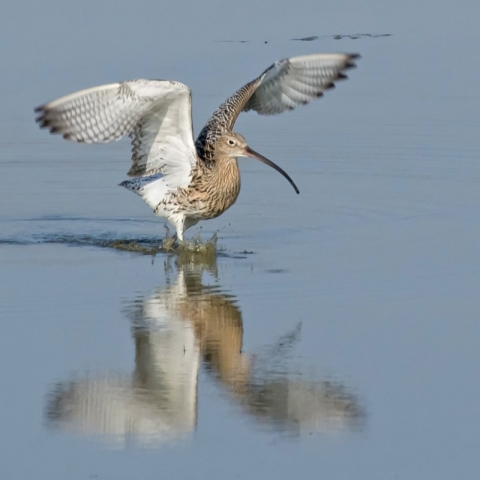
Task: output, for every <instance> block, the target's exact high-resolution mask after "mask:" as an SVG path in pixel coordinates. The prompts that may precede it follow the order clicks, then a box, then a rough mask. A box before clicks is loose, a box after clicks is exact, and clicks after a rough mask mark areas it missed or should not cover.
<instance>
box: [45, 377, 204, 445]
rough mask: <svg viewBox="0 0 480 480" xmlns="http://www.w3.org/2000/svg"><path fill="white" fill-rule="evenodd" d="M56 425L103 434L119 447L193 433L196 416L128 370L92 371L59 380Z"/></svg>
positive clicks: (53, 397) (52, 417) (52, 405)
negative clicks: (138, 384) (134, 378)
mask: <svg viewBox="0 0 480 480" xmlns="http://www.w3.org/2000/svg"><path fill="white" fill-rule="evenodd" d="M48 397H49V402H48V405H47V421H48V424H49V425H50V426H51V427H54V428H56V429H59V430H63V431H68V432H73V433H77V434H82V435H103V436H105V437H106V438H105V440H107V441H109V443H111V444H112V445H117V446H119V447H121V446H123V445H125V444H127V443H129V444H132V443H134V444H138V445H145V446H155V445H159V444H162V443H165V442H169V441H173V440H174V439H176V438H178V437H180V436H182V435H185V434H188V433H190V432H192V431H193V430H194V428H195V424H196V418H195V416H194V417H188V416H187V415H185V416H183V415H178V410H176V409H175V405H173V406H172V405H168V404H167V403H166V402H165V401H162V399H159V398H158V396H155V395H151V392H150V391H149V390H148V389H145V388H140V387H134V386H133V385H132V380H131V378H130V377H129V376H126V375H117V374H114V373H106V374H102V375H86V376H83V377H82V378H79V379H73V380H71V381H65V382H60V383H58V384H57V385H56V386H55V387H54V388H53V390H52V391H51V392H50V394H49V396H48Z"/></svg>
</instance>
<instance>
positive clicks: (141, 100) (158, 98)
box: [35, 80, 198, 184]
mask: <svg viewBox="0 0 480 480" xmlns="http://www.w3.org/2000/svg"><path fill="white" fill-rule="evenodd" d="M35 111H36V112H38V113H39V114H40V115H39V117H38V118H37V122H38V123H39V124H40V127H41V128H49V129H50V132H51V133H59V134H61V135H63V137H64V138H66V139H67V140H73V141H75V142H83V143H108V142H111V141H114V140H119V139H120V138H122V137H124V136H125V135H129V136H130V137H131V138H132V167H131V168H130V170H129V172H128V175H130V176H142V175H152V174H154V173H159V172H160V173H165V174H172V173H175V174H176V175H178V178H179V179H180V183H183V182H186V183H187V184H188V183H189V182H188V177H189V176H190V172H191V170H192V169H193V168H194V167H195V165H196V162H197V159H198V157H197V151H196V149H195V145H194V142H193V131H192V101H191V92H190V89H189V88H188V87H187V86H186V85H183V84H182V83H179V82H172V81H167V80H133V81H129V82H122V83H113V84H111V85H102V86H99V87H94V88H90V89H88V90H82V91H80V92H76V93H72V94H71V95H67V96H65V97H62V98H59V99H57V100H53V101H52V102H50V103H47V104H45V105H42V106H41V107H38V108H36V109H35Z"/></svg>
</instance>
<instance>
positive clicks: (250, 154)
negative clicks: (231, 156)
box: [245, 147, 300, 193]
mask: <svg viewBox="0 0 480 480" xmlns="http://www.w3.org/2000/svg"><path fill="white" fill-rule="evenodd" d="M245 156H246V157H251V158H255V159H256V160H260V161H261V162H263V163H266V164H267V165H269V166H270V167H272V168H274V169H275V170H276V171H277V172H280V173H281V174H282V175H283V176H284V177H285V178H286V179H287V180H288V181H289V182H290V184H291V185H292V187H293V188H294V189H295V191H296V192H297V193H300V190H299V189H298V187H297V186H296V185H295V182H294V181H293V180H292V179H291V178H290V175H289V174H288V173H287V172H286V171H285V170H283V168H280V167H279V166H278V165H277V164H276V163H273V162H272V161H271V160H269V159H268V158H265V157H264V156H263V155H260V154H259V153H257V152H256V151H255V150H252V149H251V148H250V147H245Z"/></svg>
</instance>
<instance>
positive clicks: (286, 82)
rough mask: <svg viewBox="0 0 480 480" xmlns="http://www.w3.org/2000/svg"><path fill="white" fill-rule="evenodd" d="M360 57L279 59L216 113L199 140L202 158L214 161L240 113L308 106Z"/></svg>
mask: <svg viewBox="0 0 480 480" xmlns="http://www.w3.org/2000/svg"><path fill="white" fill-rule="evenodd" d="M358 57H359V55H357V54H350V55H349V54H343V53H334V54H321V53H320V54H314V55H304V56H301V57H292V58H286V59H283V60H279V61H278V62H275V63H274V64H273V65H271V66H270V67H269V68H267V69H266V70H265V71H264V72H263V73H262V74H261V75H260V76H259V77H258V78H256V79H255V80H252V81H251V82H250V83H247V84H246V85H244V86H243V87H242V88H241V89H240V90H238V91H237V92H236V93H234V94H233V95H232V96H231V97H230V98H228V99H227V100H226V101H225V102H224V103H223V104H222V105H220V107H219V108H218V109H217V110H216V111H215V113H214V114H213V115H212V117H211V118H210V120H209V121H208V122H207V124H206V125H205V127H204V128H203V130H202V131H201V132H200V135H199V136H198V138H197V141H196V146H197V150H198V153H199V155H200V157H201V158H202V159H204V160H206V161H209V160H211V159H212V158H213V155H214V148H215V142H216V140H217V139H218V137H220V136H221V135H222V134H223V133H225V132H227V131H230V130H232V128H233V126H234V124H235V121H236V120H237V117H238V116H239V115H240V113H241V112H242V111H243V112H246V111H248V110H254V111H256V112H258V113H260V114H262V115H273V114H276V113H282V112H283V111H285V110H293V109H294V108H296V107H297V106H299V105H305V104H307V103H309V102H310V101H312V100H313V99H314V98H317V97H320V96H322V95H323V92H324V91H325V90H327V89H329V88H332V87H334V82H335V81H336V80H340V79H345V78H348V77H347V76H346V75H345V74H343V73H342V72H343V71H344V70H346V69H348V68H352V67H354V66H355V63H354V60H355V59H356V58H358Z"/></svg>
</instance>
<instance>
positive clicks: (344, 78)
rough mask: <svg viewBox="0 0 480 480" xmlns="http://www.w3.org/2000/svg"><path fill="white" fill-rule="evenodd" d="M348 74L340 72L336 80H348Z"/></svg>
mask: <svg viewBox="0 0 480 480" xmlns="http://www.w3.org/2000/svg"><path fill="white" fill-rule="evenodd" d="M347 78H348V76H347V75H345V74H344V73H341V72H340V73H339V74H338V77H337V78H336V80H347Z"/></svg>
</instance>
